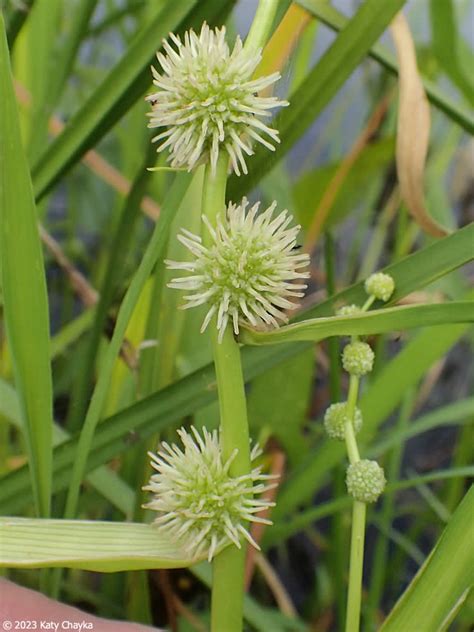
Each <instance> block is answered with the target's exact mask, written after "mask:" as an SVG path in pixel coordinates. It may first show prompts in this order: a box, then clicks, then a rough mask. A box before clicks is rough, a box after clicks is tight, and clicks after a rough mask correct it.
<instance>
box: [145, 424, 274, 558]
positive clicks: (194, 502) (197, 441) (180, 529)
mask: <svg viewBox="0 0 474 632" xmlns="http://www.w3.org/2000/svg"><path fill="white" fill-rule="evenodd" d="M191 431H192V434H190V433H188V432H186V430H185V429H184V428H181V429H180V430H178V434H179V436H180V438H181V441H182V444H183V448H180V447H178V446H177V445H175V444H173V445H169V444H168V443H165V442H164V443H162V444H161V450H160V451H159V452H157V453H153V452H149V455H150V457H151V465H152V467H153V468H154V469H155V470H156V474H153V475H152V477H151V479H150V482H149V483H148V485H147V486H146V487H144V488H143V489H144V490H146V491H150V492H152V493H153V494H154V498H153V500H152V501H151V502H149V503H147V504H146V505H144V507H146V508H148V509H153V510H154V511H158V512H159V514H160V515H159V517H158V518H156V520H155V524H157V525H158V526H159V528H160V529H163V530H165V531H166V532H167V533H168V534H169V535H170V536H171V538H172V539H173V540H175V541H176V542H177V543H178V544H180V545H181V546H183V547H184V549H185V550H186V551H187V552H188V553H189V555H191V556H192V557H195V558H198V557H201V556H203V555H207V558H208V560H209V561H210V560H211V559H212V558H213V556H214V555H215V554H216V552H218V551H219V550H220V549H221V548H222V547H223V546H225V545H227V544H230V543H233V544H235V546H237V547H238V548H240V547H241V538H242V537H244V538H245V539H246V540H248V542H250V544H252V545H253V546H254V547H256V548H257V549H258V548H259V547H258V544H257V543H256V542H255V541H254V540H253V538H252V537H251V535H250V533H249V532H248V531H247V529H246V528H245V526H244V525H245V524H246V523H247V522H259V523H262V524H271V521H269V520H267V519H265V518H259V517H257V516H256V515H255V514H257V513H260V512H262V511H265V510H266V509H268V508H269V507H272V506H274V504H275V503H272V502H270V501H267V500H264V499H258V496H259V495H260V494H262V493H263V492H265V491H266V490H268V489H271V488H272V487H274V484H268V480H269V479H273V478H275V477H273V476H270V475H266V474H262V473H261V468H260V467H256V468H254V469H253V470H252V471H251V472H250V473H249V474H246V475H244V476H239V477H236V478H234V477H232V476H231V475H230V474H229V469H230V467H231V464H232V462H233V460H234V459H235V456H236V454H237V452H238V451H237V450H235V451H234V452H233V454H232V455H231V456H230V458H229V459H227V460H226V461H224V459H223V457H222V449H221V445H220V442H219V438H218V435H217V432H216V431H214V432H209V431H208V430H206V429H205V428H204V429H203V433H202V436H201V435H200V434H199V433H198V432H197V430H196V429H195V428H191ZM260 454H261V451H260V449H259V448H258V446H255V447H254V449H253V450H252V453H251V458H252V460H254V459H255V458H257V457H258V456H259V455H260Z"/></svg>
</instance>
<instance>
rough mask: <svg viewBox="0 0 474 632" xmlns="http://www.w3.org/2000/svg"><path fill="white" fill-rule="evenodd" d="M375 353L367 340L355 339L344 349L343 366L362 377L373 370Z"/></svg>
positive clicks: (352, 373)
mask: <svg viewBox="0 0 474 632" xmlns="http://www.w3.org/2000/svg"><path fill="white" fill-rule="evenodd" d="M374 358H375V354H374V352H373V351H372V349H371V348H370V345H368V344H367V343H366V342H361V341H360V340H355V341H354V342H350V343H349V344H348V345H346V346H345V347H344V349H343V351H342V366H343V367H344V370H345V371H347V372H348V373H350V374H351V375H356V376H357V377H361V376H362V375H365V374H366V373H370V371H372V367H373V366H374Z"/></svg>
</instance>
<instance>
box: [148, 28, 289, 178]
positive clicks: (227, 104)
mask: <svg viewBox="0 0 474 632" xmlns="http://www.w3.org/2000/svg"><path fill="white" fill-rule="evenodd" d="M225 34H226V30H225V27H224V26H223V27H222V28H221V29H217V28H216V29H214V30H212V29H210V28H209V26H208V25H207V24H203V26H202V29H201V32H200V33H199V35H198V34H196V33H195V32H194V31H193V30H191V31H187V32H186V33H185V34H184V38H183V39H184V41H182V40H181V39H180V38H179V37H178V36H176V35H174V34H172V33H170V36H169V39H170V42H168V41H164V42H163V48H164V51H165V53H166V54H163V53H157V58H158V61H159V63H160V66H161V68H162V71H163V74H160V73H159V72H158V71H157V70H156V69H155V68H152V72H153V83H154V85H155V86H156V88H157V89H158V90H157V91H156V92H155V93H154V94H150V95H149V96H148V97H147V100H148V101H149V102H150V103H151V106H152V111H151V112H150V113H149V116H150V123H149V125H148V127H151V128H155V127H161V128H165V130H164V131H162V132H161V133H160V134H158V135H157V136H155V137H154V138H153V141H154V142H155V141H162V142H161V144H160V145H159V147H158V149H157V151H159V152H160V151H163V150H164V149H169V151H170V156H169V161H170V162H171V166H172V167H176V168H182V167H184V168H186V169H188V170H189V171H191V170H192V169H193V168H194V167H195V166H196V165H197V164H198V163H199V162H200V161H201V159H204V160H210V163H211V167H212V172H213V173H215V170H216V165H217V159H218V156H219V151H221V150H222V149H223V150H225V151H226V152H227V153H228V155H229V158H230V161H231V163H232V167H233V169H234V171H235V173H236V174H237V175H240V173H241V171H243V172H244V173H247V165H246V162H245V160H246V159H245V156H251V155H252V154H253V149H252V142H253V141H257V142H258V143H261V144H262V145H264V146H265V147H267V148H268V149H270V150H272V151H274V149H275V145H274V144H273V143H279V142H280V140H279V137H278V132H277V130H275V129H272V128H271V127H269V126H268V125H266V124H265V123H264V122H263V121H262V119H265V118H267V117H269V116H270V115H271V113H270V110H271V109H273V108H276V107H279V106H285V105H288V103H287V101H281V100H279V99H277V98H276V97H262V96H258V93H259V92H261V91H262V90H264V89H265V88H268V87H269V86H271V85H272V84H274V83H275V82H276V81H278V79H279V78H280V74H279V73H278V72H275V73H273V74H271V75H269V76H268V77H259V78H258V79H254V78H253V75H254V72H255V69H256V68H257V66H258V64H259V63H260V61H261V58H262V56H261V51H260V50H259V51H256V52H255V51H252V52H248V51H246V50H244V48H243V46H242V41H241V39H240V38H239V37H237V39H236V42H235V45H234V48H233V50H232V52H231V51H230V49H229V46H228V45H227V43H226V40H225ZM173 45H174V47H173Z"/></svg>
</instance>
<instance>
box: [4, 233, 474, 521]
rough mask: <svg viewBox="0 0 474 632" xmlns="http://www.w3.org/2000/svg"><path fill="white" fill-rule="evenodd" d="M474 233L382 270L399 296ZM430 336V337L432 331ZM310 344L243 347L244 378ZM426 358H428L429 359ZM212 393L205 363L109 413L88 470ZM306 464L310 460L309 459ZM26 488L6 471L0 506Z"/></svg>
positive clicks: (457, 261) (59, 455)
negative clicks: (135, 438) (153, 391)
mask: <svg viewBox="0 0 474 632" xmlns="http://www.w3.org/2000/svg"><path fill="white" fill-rule="evenodd" d="M473 237H474V225H472V226H467V227H465V228H463V229H461V230H459V231H457V232H456V233H453V234H452V235H449V236H448V237H445V238H443V239H440V240H439V241H437V242H436V243H434V244H432V245H431V246H429V247H427V248H425V249H423V250H422V251H420V252H417V253H415V254H413V255H410V256H409V257H406V258H405V259H403V260H402V261H400V262H398V263H396V264H394V265H392V266H389V267H388V268H386V269H385V271H386V272H389V273H390V274H392V275H393V276H394V277H395V278H396V279H397V288H396V292H395V295H394V300H400V299H401V298H403V296H405V295H406V294H408V293H410V292H412V291H414V290H416V289H418V288H421V287H424V286H425V285H428V284H429V283H431V282H433V281H434V280H435V279H438V278H439V277H441V276H443V275H444V274H447V273H448V272H450V271H452V270H454V269H455V268H457V267H459V266H461V265H463V264H464V263H466V262H467V261H469V260H470V259H471V257H472V240H473ZM365 298H366V294H365V290H364V284H363V283H357V284H356V285H354V286H352V287H350V288H347V289H346V290H344V291H343V292H340V293H339V294H337V295H336V296H334V297H331V299H329V300H327V301H325V302H323V303H320V304H319V305H316V306H315V307H313V308H311V309H309V310H308V311H307V312H306V313H305V314H302V315H301V318H304V317H310V318H315V317H319V316H321V317H322V316H327V315H331V314H333V313H334V308H335V306H336V305H339V304H340V303H342V302H343V303H353V302H354V303H361V302H363V301H364V300H365ZM451 329H452V330H453V331H452V332H451V333H450V337H449V340H448V339H446V337H444V338H443V346H442V348H441V349H437V350H436V352H435V354H434V357H435V358H436V357H437V355H436V354H442V353H444V351H445V349H446V348H449V346H450V345H451V344H452V343H453V342H454V341H455V340H456V339H457V338H458V337H459V336H460V335H461V334H462V332H463V331H464V328H463V327H461V326H459V325H456V326H455V328H452V327H450V330H451ZM428 333H429V332H428ZM430 336H431V338H432V335H431V334H430ZM438 338H439V335H438V336H437V337H436V339H435V342H437V341H438ZM422 340H423V339H422ZM422 340H420V342H421V341H422ZM424 340H425V342H424V343H423V344H425V345H428V349H430V347H431V346H432V344H431V341H428V342H426V338H424ZM309 344H311V343H293V344H287V345H278V346H276V345H273V346H269V347H262V348H244V350H243V360H244V370H245V377H246V380H247V381H248V380H251V379H252V378H253V377H255V376H256V375H261V374H262V373H264V372H265V371H266V370H267V369H268V368H269V367H273V366H275V365H277V364H278V363H280V362H282V361H284V360H285V359H286V358H289V357H292V356H294V355H296V354H297V353H299V352H300V351H301V350H302V349H304V348H305V347H306V346H308V345H309ZM417 353H419V351H417ZM422 355H423V354H422ZM431 357H432V356H431ZM429 361H431V360H430V359H428V362H429ZM384 388H385V389H387V390H386V391H385V392H388V393H389V394H390V393H391V390H390V384H386V386H385V387H384ZM403 388H404V387H403ZM216 395H217V393H216V384H215V375H214V371H213V368H212V366H211V365H207V366H206V367H204V368H202V369H200V370H198V371H196V372H194V373H192V374H190V375H188V376H186V377H185V378H183V379H181V380H179V381H178V382H175V383H174V384H171V385H170V386H168V387H166V388H164V389H163V390H161V391H159V392H158V393H155V394H153V395H151V396H150V397H147V398H145V399H143V400H142V401H140V402H138V403H137V404H134V405H133V406H130V407H129V408H127V409H125V410H123V411H120V412H119V413H118V414H116V415H114V416H113V417H109V418H108V419H105V420H104V421H103V423H101V424H100V425H99V426H98V428H97V432H96V434H95V439H94V444H93V446H92V449H91V452H90V455H89V459H88V462H87V468H86V469H87V471H90V470H91V469H94V468H96V467H98V466H99V465H102V464H104V463H106V462H107V461H108V460H109V459H111V458H114V457H116V456H117V455H118V454H121V453H122V452H124V451H125V450H126V449H127V447H128V446H129V444H130V442H131V441H133V440H134V439H133V437H132V436H131V435H130V432H131V431H132V430H133V431H134V433H135V435H136V436H138V438H141V439H145V438H146V437H149V436H151V435H152V434H153V433H154V432H158V431H161V430H163V429H164V428H166V427H167V426H168V425H169V424H171V423H174V422H177V421H179V420H180V419H182V418H183V417H185V416H187V415H191V414H193V413H194V412H196V411H197V410H199V409H200V408H202V407H203V406H205V405H207V404H209V403H210V402H212V401H214V400H215V398H216ZM382 398H383V395H382ZM387 401H388V402H389V405H388V408H387V407H386V406H385V405H384V402H383V401H382V408H381V415H380V418H379V419H378V420H379V421H380V420H381V419H382V418H383V416H384V415H386V414H388V413H387V410H388V412H390V410H391V409H392V407H393V406H395V405H396V401H397V400H396V398H395V400H393V399H391V398H389V399H388V400H387ZM368 418H369V416H368ZM375 423H377V419H375V420H372V421H371V425H372V424H374V426H375ZM366 425H367V423H366ZM76 448H77V438H72V439H70V440H69V441H68V442H67V443H65V444H63V445H62V446H58V447H57V448H56V449H55V451H54V490H55V491H59V490H62V489H65V488H67V486H68V483H69V479H70V473H71V464H72V460H73V456H74V452H75V450H76ZM327 448H328V446H327V445H324V447H323V449H324V451H326V449H327ZM330 458H331V463H336V462H337V461H338V460H339V459H340V458H342V452H337V450H336V453H335V454H334V453H332V452H330ZM312 461H314V456H312ZM309 466H310V467H311V466H312V462H311V463H310V464H309ZM318 467H319V466H318ZM319 475H320V472H319ZM309 481H310V484H308V483H306V485H307V487H306V489H307V490H308V493H310V490H311V489H312V487H311V484H312V479H311V478H310V479H309ZM29 494H30V492H29V485H28V477H27V473H26V472H25V468H20V469H19V470H18V471H16V472H12V473H10V474H9V475H7V476H6V477H4V478H3V479H2V484H1V485H0V512H3V513H5V514H6V513H8V514H12V513H16V512H18V511H20V510H21V508H22V507H24V506H25V504H27V503H28V502H29ZM290 496H291V494H290V495H289V497H290ZM298 502H299V500H297V501H296V504H298ZM279 505H280V503H279ZM277 510H278V507H277Z"/></svg>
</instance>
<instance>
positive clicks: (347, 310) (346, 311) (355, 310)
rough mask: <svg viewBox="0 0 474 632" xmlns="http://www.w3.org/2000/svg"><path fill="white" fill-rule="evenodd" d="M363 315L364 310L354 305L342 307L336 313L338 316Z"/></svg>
mask: <svg viewBox="0 0 474 632" xmlns="http://www.w3.org/2000/svg"><path fill="white" fill-rule="evenodd" d="M362 313H363V311H362V309H361V308H360V307H359V306H358V305H354V304H353V303H352V304H351V305H343V306H342V307H340V308H339V309H338V310H337V312H336V316H358V315H360V314H362Z"/></svg>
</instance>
